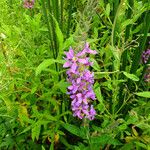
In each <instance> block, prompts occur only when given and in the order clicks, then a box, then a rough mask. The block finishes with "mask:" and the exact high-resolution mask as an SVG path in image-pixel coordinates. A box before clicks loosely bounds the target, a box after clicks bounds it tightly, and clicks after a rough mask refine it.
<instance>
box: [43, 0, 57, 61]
mask: <svg viewBox="0 0 150 150" xmlns="http://www.w3.org/2000/svg"><path fill="white" fill-rule="evenodd" d="M42 8H43V13H44V17H45V19H46V23H47V28H48V31H49V39H50V43H51V44H50V49H51V50H52V52H53V58H56V56H55V54H54V45H53V38H52V32H51V29H50V24H49V20H48V16H47V11H46V7H45V2H44V0H42Z"/></svg>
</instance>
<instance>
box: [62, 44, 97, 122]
mask: <svg viewBox="0 0 150 150" xmlns="http://www.w3.org/2000/svg"><path fill="white" fill-rule="evenodd" d="M65 54H66V58H65V60H66V62H65V63H64V65H63V67H64V68H69V70H67V75H68V78H67V81H68V82H70V83H71V85H70V86H69V87H68V92H67V93H68V94H69V95H70V98H71V99H72V102H71V106H72V111H73V116H75V117H78V118H80V119H83V118H88V119H89V120H93V119H94V118H95V115H96V111H95V109H94V108H93V105H91V103H92V101H93V100H95V99H96V98H95V93H94V92H93V89H92V88H93V83H94V73H93V72H90V71H89V70H88V68H89V66H91V65H92V62H89V57H87V56H86V55H87V54H97V52H96V51H95V50H94V51H93V50H91V49H90V48H89V44H88V43H86V44H85V46H84V49H83V50H82V51H80V52H79V53H77V54H75V52H74V51H73V49H72V48H70V49H69V52H65Z"/></svg>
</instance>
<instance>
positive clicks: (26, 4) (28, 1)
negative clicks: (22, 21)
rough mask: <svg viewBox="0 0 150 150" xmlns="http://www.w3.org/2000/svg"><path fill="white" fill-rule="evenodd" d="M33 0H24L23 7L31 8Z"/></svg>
mask: <svg viewBox="0 0 150 150" xmlns="http://www.w3.org/2000/svg"><path fill="white" fill-rule="evenodd" d="M34 3H35V0H24V4H23V6H24V8H28V9H32V8H33V6H34Z"/></svg>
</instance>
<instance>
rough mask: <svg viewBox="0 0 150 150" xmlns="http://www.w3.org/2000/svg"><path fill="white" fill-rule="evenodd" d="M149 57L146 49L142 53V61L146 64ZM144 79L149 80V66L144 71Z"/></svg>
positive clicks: (149, 54) (149, 50) (148, 50)
mask: <svg viewBox="0 0 150 150" xmlns="http://www.w3.org/2000/svg"><path fill="white" fill-rule="evenodd" d="M149 58H150V49H147V50H146V51H144V52H143V53H142V62H143V63H144V64H146V63H147V61H148V59H149ZM144 80H145V81H146V82H150V67H148V68H147V70H146V73H145V75H144Z"/></svg>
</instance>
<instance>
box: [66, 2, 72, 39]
mask: <svg viewBox="0 0 150 150" xmlns="http://www.w3.org/2000/svg"><path fill="white" fill-rule="evenodd" d="M73 3H74V1H72V0H70V1H69V5H68V6H69V10H68V25H67V33H66V36H67V37H69V32H70V26H71V18H72V16H71V15H72V8H73Z"/></svg>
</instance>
